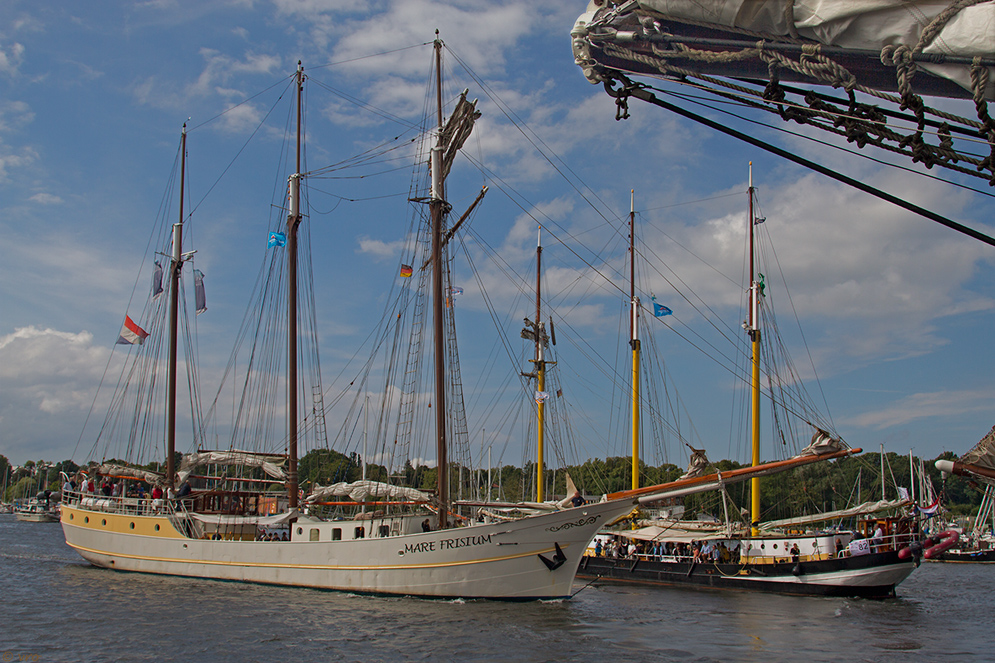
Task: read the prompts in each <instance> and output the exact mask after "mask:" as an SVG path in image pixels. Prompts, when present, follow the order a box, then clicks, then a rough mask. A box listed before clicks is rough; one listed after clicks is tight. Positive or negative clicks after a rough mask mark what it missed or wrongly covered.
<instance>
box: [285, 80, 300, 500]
mask: <svg viewBox="0 0 995 663" xmlns="http://www.w3.org/2000/svg"><path fill="white" fill-rule="evenodd" d="M303 90H304V67H303V66H301V62H300V61H299V60H298V62H297V169H296V171H295V172H294V174H293V175H291V176H290V187H289V188H290V213H289V214H288V215H287V497H288V498H289V500H290V508H291V509H296V508H297V491H298V487H297V229H298V227H299V226H300V223H301V205H300V202H301V96H302V92H303Z"/></svg>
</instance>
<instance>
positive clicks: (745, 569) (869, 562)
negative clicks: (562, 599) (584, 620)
mask: <svg viewBox="0 0 995 663" xmlns="http://www.w3.org/2000/svg"><path fill="white" fill-rule="evenodd" d="M916 566H918V560H915V559H913V558H911V557H910V558H907V559H902V558H900V557H899V553H898V552H897V551H894V550H892V551H887V552H877V553H870V554H867V555H860V556H855V557H835V558H832V559H821V560H811V561H799V562H792V561H784V562H774V563H762V564H754V563H746V564H743V563H734V562H712V561H697V562H696V561H693V560H674V561H663V560H656V559H648V558H643V557H640V558H636V559H628V558H623V559H613V558H606V557H594V556H586V557H584V559H583V561H582V562H581V564H580V569H579V571H578V572H577V578H578V579H580V580H598V581H602V582H610V583H637V584H639V585H660V586H677V587H687V586H693V587H695V588H714V589H735V590H749V591H760V592H770V593H775V594H794V595H803V596H836V597H861V598H891V597H894V596H895V587H896V585H898V584H899V583H901V582H902V581H903V580H905V578H907V577H908V576H909V574H911V573H912V571H913V570H914V569H915V568H916Z"/></svg>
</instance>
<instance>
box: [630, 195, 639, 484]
mask: <svg viewBox="0 0 995 663" xmlns="http://www.w3.org/2000/svg"><path fill="white" fill-rule="evenodd" d="M635 201H636V191H635V189H630V190H629V301H630V302H631V305H632V313H631V319H630V332H631V333H630V340H629V345H631V346H632V490H636V489H637V488H639V299H638V298H637V297H636V202H635Z"/></svg>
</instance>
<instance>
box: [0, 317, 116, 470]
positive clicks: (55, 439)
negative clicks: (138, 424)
mask: <svg viewBox="0 0 995 663" xmlns="http://www.w3.org/2000/svg"><path fill="white" fill-rule="evenodd" d="M107 356H108V350H107V349H106V348H102V347H97V346H94V345H93V336H92V335H91V334H90V333H89V332H87V331H80V332H63V331H58V330H54V329H41V328H37V327H21V328H18V329H16V330H14V332H13V333H11V334H7V335H6V336H3V337H0V437H2V438H3V440H4V446H5V452H6V454H8V455H9V456H10V457H11V458H12V459H14V458H16V459H27V458H38V457H42V456H45V457H51V458H55V457H56V456H57V457H58V459H60V460H61V459H63V458H68V457H69V456H70V455H71V451H72V443H73V442H74V441H75V439H76V438H77V436H78V435H79V431H80V429H81V427H82V423H83V417H84V416H85V414H86V412H87V410H88V408H89V407H90V405H91V403H92V402H93V397H94V394H95V393H96V387H97V384H98V382H99V381H100V376H101V374H102V372H103V370H104V367H105V366H106V364H107ZM39 431H41V432H43V433H44V436H45V438H46V439H45V441H44V443H43V446H41V447H39V446H37V437H38V433H39ZM53 454H54V456H53Z"/></svg>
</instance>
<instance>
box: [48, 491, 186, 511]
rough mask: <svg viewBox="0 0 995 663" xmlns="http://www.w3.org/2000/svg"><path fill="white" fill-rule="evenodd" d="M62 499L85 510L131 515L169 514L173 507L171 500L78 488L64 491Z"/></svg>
mask: <svg viewBox="0 0 995 663" xmlns="http://www.w3.org/2000/svg"><path fill="white" fill-rule="evenodd" d="M62 496H63V497H62V501H63V502H64V503H66V504H69V505H70V506H74V507H77V508H79V509H83V510H85V511H100V512H103V513H121V514H125V515H129V516H159V515H169V514H170V513H172V511H173V507H172V505H171V504H170V501H169V500H166V499H152V498H151V497H149V496H144V497H136V496H122V495H102V494H99V493H87V492H81V491H78V490H73V491H67V490H63V491H62Z"/></svg>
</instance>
